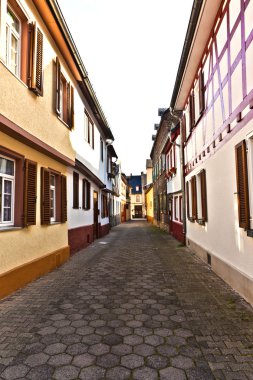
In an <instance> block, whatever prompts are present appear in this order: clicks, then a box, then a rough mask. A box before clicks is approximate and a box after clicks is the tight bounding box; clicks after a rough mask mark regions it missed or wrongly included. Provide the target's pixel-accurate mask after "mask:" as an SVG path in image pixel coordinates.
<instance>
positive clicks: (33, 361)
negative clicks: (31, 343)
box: [25, 352, 49, 367]
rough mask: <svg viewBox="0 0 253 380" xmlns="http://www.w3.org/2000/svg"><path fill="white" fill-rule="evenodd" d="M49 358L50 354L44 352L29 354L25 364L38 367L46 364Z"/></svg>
mask: <svg viewBox="0 0 253 380" xmlns="http://www.w3.org/2000/svg"><path fill="white" fill-rule="evenodd" d="M48 359H49V355H47V354H44V353H43V352H41V353H39V354H33V355H29V356H28V357H27V359H26V361H25V364H27V365H29V366H30V367H36V366H38V365H42V364H45V363H46V362H47V361H48Z"/></svg>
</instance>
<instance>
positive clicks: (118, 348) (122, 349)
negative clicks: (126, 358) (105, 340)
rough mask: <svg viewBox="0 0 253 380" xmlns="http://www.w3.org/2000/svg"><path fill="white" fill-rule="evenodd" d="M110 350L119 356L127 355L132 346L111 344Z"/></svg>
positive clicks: (130, 351)
mask: <svg viewBox="0 0 253 380" xmlns="http://www.w3.org/2000/svg"><path fill="white" fill-rule="evenodd" d="M111 352H112V354H115V355H119V356H122V355H127V354H131V353H132V347H131V346H129V345H128V344H117V345H115V346H112V348H111Z"/></svg>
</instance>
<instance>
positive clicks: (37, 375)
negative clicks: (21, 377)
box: [26, 364, 55, 380]
mask: <svg viewBox="0 0 253 380" xmlns="http://www.w3.org/2000/svg"><path fill="white" fill-rule="evenodd" d="M54 370H55V369H54V367H51V366H49V365H48V364H44V365H41V366H38V367H34V368H32V369H31V370H30V371H29V373H28V374H27V375H26V378H28V379H30V380H48V379H52V377H53V373H54Z"/></svg>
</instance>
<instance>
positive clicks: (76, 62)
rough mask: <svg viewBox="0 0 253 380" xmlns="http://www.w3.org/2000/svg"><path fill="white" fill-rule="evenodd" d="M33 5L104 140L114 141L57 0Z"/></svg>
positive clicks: (44, 0)
mask: <svg viewBox="0 0 253 380" xmlns="http://www.w3.org/2000/svg"><path fill="white" fill-rule="evenodd" d="M33 3H34V4H35V6H36V8H37V10H38V12H39V14H40V16H41V17H42V19H43V21H44V23H45V25H46V26H47V28H48V30H49V32H50V33H51V35H52V37H53V38H54V40H55V42H56V44H57V46H58V47H59V49H60V51H61V53H62V55H63V57H64V58H65V60H66V62H67V63H68V66H69V68H70V70H71V71H72V73H73V75H74V77H75V79H76V81H77V83H78V85H79V87H80V89H81V91H82V92H83V94H84V96H85V97H86V99H87V101H88V103H89V105H90V107H91V108H92V111H93V113H94V115H95V117H96V119H97V120H98V123H99V127H100V128H101V129H102V131H103V133H104V135H105V138H110V139H113V140H114V137H113V134H112V131H111V129H110V127H109V124H108V122H107V120H106V117H105V115H104V112H103V110H102V107H101V105H100V103H99V101H98V99H97V96H96V94H95V91H94V89H93V87H92V84H91V82H90V80H89V78H88V73H87V70H86V68H85V66H84V64H83V61H82V59H81V56H80V54H79V52H78V50H77V47H76V45H75V42H74V40H73V37H72V35H71V33H70V31H69V28H68V26H67V23H66V21H65V19H64V16H63V14H62V11H61V9H60V7H59V4H58V2H57V0H33Z"/></svg>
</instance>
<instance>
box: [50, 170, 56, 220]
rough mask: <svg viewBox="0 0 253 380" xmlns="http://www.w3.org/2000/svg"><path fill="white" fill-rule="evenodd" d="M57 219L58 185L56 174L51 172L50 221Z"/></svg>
mask: <svg viewBox="0 0 253 380" xmlns="http://www.w3.org/2000/svg"><path fill="white" fill-rule="evenodd" d="M55 220H56V186H55V176H54V175H53V174H50V221H51V222H55Z"/></svg>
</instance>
